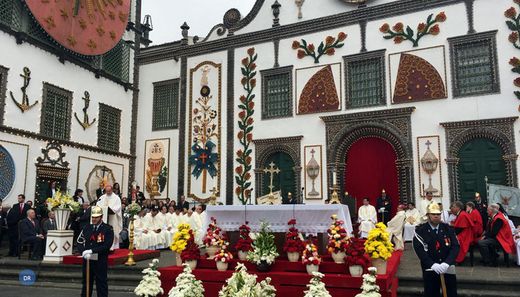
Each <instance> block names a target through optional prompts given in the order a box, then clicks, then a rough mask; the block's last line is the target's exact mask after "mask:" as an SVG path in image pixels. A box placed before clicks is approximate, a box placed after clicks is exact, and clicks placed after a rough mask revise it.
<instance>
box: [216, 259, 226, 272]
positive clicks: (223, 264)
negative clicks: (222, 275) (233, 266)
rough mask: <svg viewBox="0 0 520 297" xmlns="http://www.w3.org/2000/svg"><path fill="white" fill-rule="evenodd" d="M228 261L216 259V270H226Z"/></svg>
mask: <svg viewBox="0 0 520 297" xmlns="http://www.w3.org/2000/svg"><path fill="white" fill-rule="evenodd" d="M228 266H229V263H228V262H222V261H217V270H218V271H226V270H227V269H228Z"/></svg>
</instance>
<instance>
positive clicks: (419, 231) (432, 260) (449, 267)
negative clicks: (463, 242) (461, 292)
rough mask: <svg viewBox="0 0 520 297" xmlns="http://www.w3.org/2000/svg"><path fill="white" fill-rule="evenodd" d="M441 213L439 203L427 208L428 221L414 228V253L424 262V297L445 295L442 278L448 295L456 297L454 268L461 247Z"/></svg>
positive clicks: (422, 263) (422, 264)
mask: <svg viewBox="0 0 520 297" xmlns="http://www.w3.org/2000/svg"><path fill="white" fill-rule="evenodd" d="M441 213H442V212H441V209H440V206H439V205H438V204H436V203H432V204H430V205H428V207H427V216H428V221H427V222H426V223H424V224H421V225H419V226H417V228H415V236H414V238H413V248H414V250H415V254H416V255H417V256H418V257H419V260H420V261H421V268H422V275H423V283H424V296H425V297H440V296H442V295H441V293H440V292H441V282H442V278H444V284H445V285H446V292H447V296H448V297H456V296H457V277H456V275H455V266H454V265H455V259H456V257H457V255H458V253H459V249H460V245H459V241H458V240H457V236H456V235H455V231H454V230H453V228H451V227H450V226H449V225H448V224H445V223H442V222H441Z"/></svg>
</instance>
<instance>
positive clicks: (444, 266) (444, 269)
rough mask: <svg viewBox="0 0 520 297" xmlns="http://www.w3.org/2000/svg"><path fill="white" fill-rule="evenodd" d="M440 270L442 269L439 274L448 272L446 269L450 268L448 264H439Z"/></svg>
mask: <svg viewBox="0 0 520 297" xmlns="http://www.w3.org/2000/svg"><path fill="white" fill-rule="evenodd" d="M440 265H441V268H442V272H441V273H446V272H448V268H450V265H449V264H448V263H441V264H440Z"/></svg>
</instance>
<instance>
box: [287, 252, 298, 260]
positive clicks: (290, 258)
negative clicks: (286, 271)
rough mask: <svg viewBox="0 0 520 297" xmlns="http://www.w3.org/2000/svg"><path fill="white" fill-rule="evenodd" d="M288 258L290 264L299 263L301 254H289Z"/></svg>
mask: <svg viewBox="0 0 520 297" xmlns="http://www.w3.org/2000/svg"><path fill="white" fill-rule="evenodd" d="M287 258H289V262H298V260H300V253H298V252H288V253H287Z"/></svg>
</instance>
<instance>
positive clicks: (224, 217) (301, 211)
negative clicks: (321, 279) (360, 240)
mask: <svg viewBox="0 0 520 297" xmlns="http://www.w3.org/2000/svg"><path fill="white" fill-rule="evenodd" d="M206 213H207V215H206V219H205V221H204V229H203V230H204V231H206V229H207V227H208V224H209V222H210V218H211V217H214V218H215V219H217V225H218V226H219V227H220V228H222V230H224V231H238V227H240V226H241V225H242V224H243V223H244V222H245V221H248V222H249V227H251V229H252V231H253V232H257V231H259V230H260V222H261V221H262V220H265V221H266V222H268V223H269V225H270V226H271V230H272V231H273V232H287V230H288V229H289V226H288V225H287V222H288V221H289V220H290V219H292V218H295V219H296V223H297V224H296V228H298V230H299V231H300V232H302V233H309V234H317V233H326V232H327V229H328V228H329V227H330V225H331V224H332V219H331V218H330V217H331V216H332V215H333V214H336V215H337V216H338V219H339V220H342V221H344V222H345V224H344V227H345V229H346V230H347V232H349V233H351V232H352V221H351V219H350V213H349V210H348V206H346V205H342V204H328V205H304V204H294V205H216V206H211V205H208V206H207V208H206Z"/></svg>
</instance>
